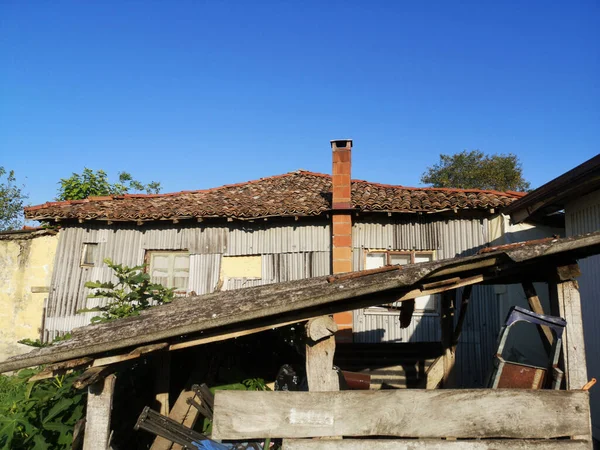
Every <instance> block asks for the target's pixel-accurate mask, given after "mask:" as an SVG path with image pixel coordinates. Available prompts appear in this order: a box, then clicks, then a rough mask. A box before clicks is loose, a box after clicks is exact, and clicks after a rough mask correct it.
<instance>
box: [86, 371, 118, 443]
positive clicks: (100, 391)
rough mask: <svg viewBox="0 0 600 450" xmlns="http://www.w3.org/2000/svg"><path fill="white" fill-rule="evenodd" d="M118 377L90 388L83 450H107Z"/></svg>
mask: <svg viewBox="0 0 600 450" xmlns="http://www.w3.org/2000/svg"><path fill="white" fill-rule="evenodd" d="M116 379H117V377H116V376H115V375H109V376H107V377H106V378H104V379H103V380H100V381H98V382H97V383H95V384H93V385H91V386H90V387H89V388H88V400H87V413H86V424H85V437H84V441H83V450H99V449H102V450H105V449H107V448H108V445H109V444H110V443H109V439H110V416H111V412H112V404H113V394H114V392H115V382H116Z"/></svg>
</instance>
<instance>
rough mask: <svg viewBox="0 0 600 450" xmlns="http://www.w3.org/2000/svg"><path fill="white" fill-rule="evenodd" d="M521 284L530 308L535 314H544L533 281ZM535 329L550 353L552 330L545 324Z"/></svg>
mask: <svg viewBox="0 0 600 450" xmlns="http://www.w3.org/2000/svg"><path fill="white" fill-rule="evenodd" d="M521 285H522V286H523V291H525V296H526V297H527V302H528V303H529V307H530V308H531V310H532V311H533V312H534V313H536V314H546V313H545V312H544V308H543V307H542V302H541V301H540V298H539V297H538V295H537V292H536V291H535V287H534V286H533V283H532V282H531V281H524V282H523V283H521ZM537 329H538V331H540V337H541V338H542V342H543V343H544V348H545V349H546V353H548V354H550V352H551V349H552V343H553V342H554V335H553V334H552V331H551V330H550V328H549V327H547V326H538V327H537Z"/></svg>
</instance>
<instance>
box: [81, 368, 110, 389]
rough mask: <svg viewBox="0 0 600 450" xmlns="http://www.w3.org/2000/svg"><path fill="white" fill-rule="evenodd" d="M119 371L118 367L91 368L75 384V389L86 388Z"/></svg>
mask: <svg viewBox="0 0 600 450" xmlns="http://www.w3.org/2000/svg"><path fill="white" fill-rule="evenodd" d="M116 370H117V367H116V366H103V367H90V368H89V369H88V370H86V371H85V372H83V374H81V376H80V377H79V378H77V379H76V380H75V381H74V382H73V387H74V388H75V389H83V388H86V387H88V386H90V385H92V384H94V383H96V382H97V381H100V380H102V379H103V378H106V377H107V376H108V375H110V374H111V373H113V372H115V371H116Z"/></svg>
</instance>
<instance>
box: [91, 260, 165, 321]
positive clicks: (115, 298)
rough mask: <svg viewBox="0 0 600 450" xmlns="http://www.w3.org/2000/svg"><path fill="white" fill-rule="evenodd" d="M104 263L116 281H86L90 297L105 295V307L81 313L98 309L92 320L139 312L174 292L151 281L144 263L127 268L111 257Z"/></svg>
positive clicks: (119, 317) (116, 317)
mask: <svg viewBox="0 0 600 450" xmlns="http://www.w3.org/2000/svg"><path fill="white" fill-rule="evenodd" d="M104 262H105V263H106V265H108V267H110V268H111V269H112V270H113V275H114V276H115V277H116V278H117V280H118V282H117V283H113V282H112V281H108V282H101V281H88V282H87V283H85V287H87V288H90V289H94V290H95V291H94V292H93V293H92V294H90V295H89V296H88V297H89V298H108V299H109V302H108V304H107V305H106V306H97V307H95V308H89V309H86V310H81V311H80V312H88V311H97V312H101V313H102V314H101V315H100V316H96V317H93V318H92V323H101V322H108V321H111V320H114V319H121V318H123V317H131V316H137V315H139V313H140V311H142V310H144V309H147V308H149V307H150V306H152V305H153V304H159V305H160V304H163V303H169V302H171V301H172V300H173V296H174V295H175V294H174V292H175V289H174V288H166V287H164V286H163V285H162V284H156V283H152V282H151V280H150V275H148V274H147V273H145V272H144V266H135V267H128V266H125V265H123V264H115V263H113V262H112V261H111V260H110V259H108V258H107V259H105V260H104Z"/></svg>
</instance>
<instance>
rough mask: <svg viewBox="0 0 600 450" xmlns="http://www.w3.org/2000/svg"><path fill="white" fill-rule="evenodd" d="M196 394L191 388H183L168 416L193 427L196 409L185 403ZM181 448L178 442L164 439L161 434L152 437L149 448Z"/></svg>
mask: <svg viewBox="0 0 600 450" xmlns="http://www.w3.org/2000/svg"><path fill="white" fill-rule="evenodd" d="M195 395H196V394H195V393H194V391H191V390H183V391H181V394H179V397H177V400H176V401H175V404H174V405H173V409H171V412H170V413H169V418H170V419H173V420H175V421H176V422H179V423H181V424H183V425H184V426H186V427H188V428H193V427H194V425H195V424H196V420H197V419H198V410H197V409H196V408H194V407H193V406H191V405H189V404H188V403H187V400H188V399H193V398H194V396H195ZM172 447H173V448H176V447H177V448H181V446H180V445H178V444H173V443H172V442H171V441H169V440H168V439H165V438H163V437H161V436H156V439H154V443H153V444H152V447H150V450H170V449H171V448H172Z"/></svg>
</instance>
